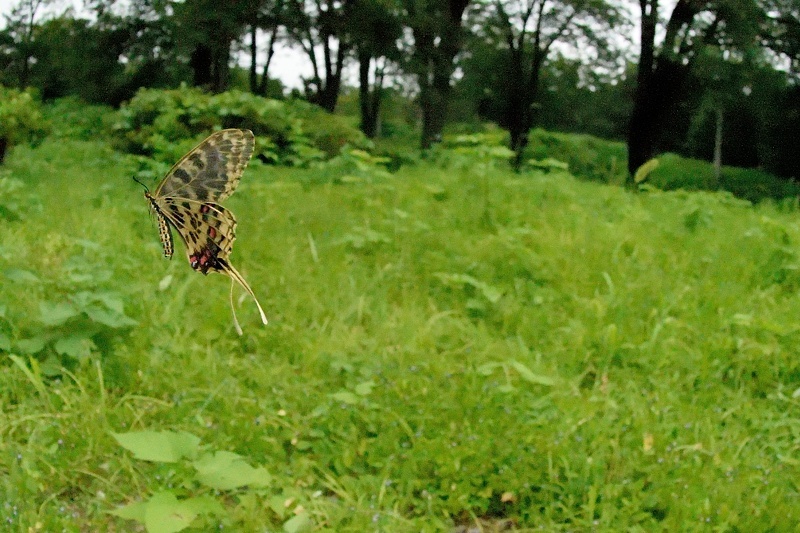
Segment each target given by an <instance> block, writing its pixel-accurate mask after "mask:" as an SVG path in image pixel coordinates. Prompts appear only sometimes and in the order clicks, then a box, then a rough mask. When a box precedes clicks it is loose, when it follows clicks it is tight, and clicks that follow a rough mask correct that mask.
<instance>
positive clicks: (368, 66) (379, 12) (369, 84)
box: [350, 0, 403, 138]
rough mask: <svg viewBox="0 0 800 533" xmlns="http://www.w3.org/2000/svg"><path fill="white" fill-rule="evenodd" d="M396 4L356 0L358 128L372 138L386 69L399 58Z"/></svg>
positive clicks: (352, 30)
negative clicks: (359, 117) (359, 118)
mask: <svg viewBox="0 0 800 533" xmlns="http://www.w3.org/2000/svg"><path fill="white" fill-rule="evenodd" d="M402 33H403V28H402V25H401V23H400V18H399V13H398V6H397V5H396V2H394V0H356V1H355V2H354V5H353V9H352V18H351V23H350V35H351V38H352V41H353V43H354V44H353V46H354V49H355V53H356V57H357V59H358V81H359V91H358V94H359V110H360V114H361V131H362V132H364V134H365V135H366V136H367V137H369V138H373V137H375V136H376V135H377V133H378V117H379V114H380V109H381V101H382V99H383V83H384V79H385V76H386V69H387V67H388V65H389V64H390V63H391V62H393V61H395V62H396V61H398V60H399V49H398V47H397V42H398V41H399V40H400V38H401V37H402Z"/></svg>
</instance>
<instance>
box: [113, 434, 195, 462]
mask: <svg viewBox="0 0 800 533" xmlns="http://www.w3.org/2000/svg"><path fill="white" fill-rule="evenodd" d="M111 435H112V436H113V437H114V438H115V439H116V440H117V442H118V443H119V444H120V446H122V447H123V448H125V449H126V450H128V451H130V452H132V453H133V456H134V457H135V458H137V459H141V460H143V461H153V462H156V463H174V462H177V461H179V460H180V459H182V458H184V457H188V458H192V457H194V456H196V455H197V451H198V449H199V446H200V438H199V437H196V436H194V435H192V434H191V433H187V432H185V431H181V432H175V431H132V432H130V433H111Z"/></svg>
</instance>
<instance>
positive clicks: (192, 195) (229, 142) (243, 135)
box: [153, 129, 254, 202]
mask: <svg viewBox="0 0 800 533" xmlns="http://www.w3.org/2000/svg"><path fill="white" fill-rule="evenodd" d="M253 146H254V137H253V132H252V131H250V130H236V129H229V130H222V131H218V132H216V133H213V134H211V135H210V136H208V137H207V138H206V140H204V141H203V142H201V143H200V144H198V145H197V146H196V147H194V148H193V149H192V150H191V151H190V152H189V153H188V154H186V155H185V156H183V157H182V158H181V160H180V161H178V162H177V163H175V165H174V166H173V167H172V168H171V169H170V171H169V172H167V175H166V176H165V177H164V179H163V180H162V181H161V184H160V185H159V186H158V188H157V189H156V190H155V192H154V193H153V196H154V197H156V198H164V197H173V198H185V199H189V200H198V201H200V202H221V201H222V200H224V199H225V198H227V197H228V196H230V195H231V194H233V191H234V190H236V186H237V185H239V179H240V178H241V176H242V172H244V169H245V167H247V163H248V162H249V161H250V157H251V156H252V155H253Z"/></svg>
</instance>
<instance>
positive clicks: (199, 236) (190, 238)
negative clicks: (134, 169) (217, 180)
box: [153, 197, 267, 335]
mask: <svg viewBox="0 0 800 533" xmlns="http://www.w3.org/2000/svg"><path fill="white" fill-rule="evenodd" d="M153 205H154V206H155V208H156V211H157V213H158V212H160V214H161V215H162V216H163V218H164V219H165V221H168V223H169V224H172V225H173V226H175V229H176V230H177V231H178V235H180V236H181V239H182V240H183V243H184V244H185V245H186V255H187V256H188V259H189V264H190V265H191V267H192V268H193V269H195V270H197V271H198V272H202V273H203V274H208V273H209V272H218V273H220V274H225V275H226V276H228V277H230V278H231V283H233V281H236V282H237V283H238V284H239V285H241V286H242V288H243V289H244V290H245V291H247V293H248V294H250V296H252V297H253V300H254V301H255V302H256V307H258V312H259V314H260V315H261V321H262V322H263V323H264V324H266V323H267V317H266V315H265V314H264V310H263V309H262V308H261V304H260V303H259V302H258V298H256V295H255V293H254V292H253V289H251V288H250V285H249V284H248V283H247V281H246V280H245V279H244V278H243V277H242V275H241V274H239V271H238V270H236V268H234V266H233V265H232V264H231V262H230V259H229V256H230V253H231V251H232V250H233V242H234V241H235V240H236V218H235V217H234V216H233V213H231V212H230V211H228V210H227V209H225V208H224V207H222V206H221V205H219V204H215V203H213V202H198V201H196V200H187V199H176V198H169V197H168V198H163V199H160V200H156V201H155V202H154V204H153ZM165 247H166V244H165ZM231 291H233V288H232V287H231ZM231 310H233V319H234V324H235V325H236V331H237V332H238V333H239V335H241V334H242V329H241V327H240V326H239V321H238V319H237V318H236V310H235V308H234V306H233V292H231Z"/></svg>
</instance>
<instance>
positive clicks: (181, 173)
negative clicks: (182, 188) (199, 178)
mask: <svg viewBox="0 0 800 533" xmlns="http://www.w3.org/2000/svg"><path fill="white" fill-rule="evenodd" d="M172 175H173V176H175V177H176V178H177V179H179V180H181V181H182V182H183V183H189V182H190V181H191V180H192V177H191V176H190V175H189V173H188V172H186V171H185V170H184V169H182V168H179V169H177V170H175V172H173V174H172Z"/></svg>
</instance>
